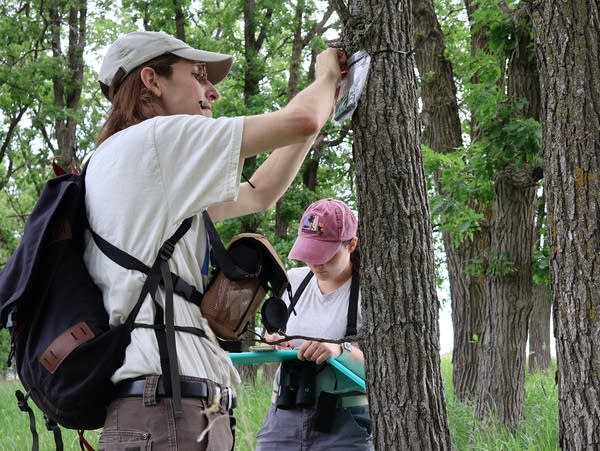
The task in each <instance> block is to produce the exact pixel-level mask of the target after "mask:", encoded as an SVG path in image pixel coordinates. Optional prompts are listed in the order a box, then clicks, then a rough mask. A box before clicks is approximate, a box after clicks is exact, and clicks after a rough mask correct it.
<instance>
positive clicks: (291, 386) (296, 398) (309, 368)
mask: <svg viewBox="0 0 600 451" xmlns="http://www.w3.org/2000/svg"><path fill="white" fill-rule="evenodd" d="M316 380H317V365H316V364H315V363H314V362H303V361H299V360H286V361H284V362H282V363H281V368H280V370H279V392H278V393H277V400H276V401H275V405H276V406H277V408H278V409H293V408H295V407H313V406H314V405H315V385H316Z"/></svg>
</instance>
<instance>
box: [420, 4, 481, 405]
mask: <svg viewBox="0 0 600 451" xmlns="http://www.w3.org/2000/svg"><path fill="white" fill-rule="evenodd" d="M412 7H413V18H414V36H415V47H416V51H415V59H416V62H417V67H418V69H419V74H420V91H421V100H422V104H423V107H422V113H421V121H422V123H423V142H424V143H425V144H427V145H428V146H429V147H430V148H431V149H433V150H434V151H436V152H440V153H446V152H452V151H453V150H455V149H456V148H459V147H461V146H462V144H463V143H462V135H461V133H462V131H461V125H460V118H459V115H458V102H457V98H456V85H455V83H454V75H453V70H452V63H451V62H450V61H449V60H448V59H447V58H446V57H445V55H444V52H445V49H446V45H445V42H444V35H443V32H442V30H441V27H440V24H439V22H438V20H437V16H436V13H435V9H434V6H433V2H432V1H431V0H413V4H412ZM434 178H435V184H436V186H435V188H436V190H437V192H438V193H439V194H440V195H443V194H444V191H445V189H444V187H443V186H442V185H441V182H440V174H435V175H434ZM442 238H443V242H444V250H445V254H446V266H447V271H448V280H449V283H450V298H451V306H452V319H453V321H452V326H453V348H452V383H453V388H454V394H455V396H456V397H457V398H458V399H460V400H461V401H465V400H467V399H469V398H471V397H472V395H473V394H474V392H475V387H476V381H477V362H478V360H477V359H478V342H477V340H474V339H473V337H474V336H479V335H481V313H480V309H479V308H478V306H479V305H480V304H481V303H480V302H478V300H479V299H481V296H482V290H477V287H478V286H479V284H478V280H479V278H478V277H477V276H475V275H470V274H467V272H466V271H465V268H466V267H467V264H468V262H469V260H470V259H471V258H473V252H474V250H477V249H476V246H475V245H476V244H477V243H478V241H471V240H465V241H464V242H463V243H461V244H460V246H459V247H457V246H456V245H455V244H454V239H453V237H452V235H451V234H450V233H447V232H442ZM472 292H474V294H475V296H473V297H472V296H471V293H472ZM472 299H473V300H474V301H475V302H474V303H472V302H471V300H472Z"/></svg>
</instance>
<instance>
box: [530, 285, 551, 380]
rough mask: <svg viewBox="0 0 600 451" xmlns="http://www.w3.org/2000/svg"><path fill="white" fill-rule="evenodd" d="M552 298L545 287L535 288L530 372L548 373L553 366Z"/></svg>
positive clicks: (536, 286) (531, 324)
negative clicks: (551, 348) (551, 350)
mask: <svg viewBox="0 0 600 451" xmlns="http://www.w3.org/2000/svg"><path fill="white" fill-rule="evenodd" d="M551 315H552V298H551V294H550V291H549V290H548V287H547V286H545V285H534V286H533V310H532V311H531V318H530V319H529V356H528V358H529V371H530V372H531V373H534V372H536V371H547V370H548V369H549V368H550V364H551V355H550V318H551Z"/></svg>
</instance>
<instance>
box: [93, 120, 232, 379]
mask: <svg viewBox="0 0 600 451" xmlns="http://www.w3.org/2000/svg"><path fill="white" fill-rule="evenodd" d="M242 131H243V118H241V117H239V118H220V119H209V118H206V117H203V116H190V115H176V116H161V117H155V118H152V119H149V120H146V121H144V122H142V123H140V124H137V125H134V126H132V127H129V128H127V129H125V130H123V131H121V132H119V133H117V134H115V135H113V136H111V137H110V138H109V139H108V140H106V141H105V142H103V143H102V144H101V145H100V146H99V147H98V149H97V150H96V151H95V152H94V155H93V156H92V158H91V160H90V163H89V165H88V169H87V173H86V179H85V182H86V207H87V214H88V219H89V222H90V226H91V228H92V229H93V230H94V231H95V232H96V233H98V234H99V235H100V236H102V237H103V238H104V239H106V240H107V241H109V242H110V243H112V244H113V245H115V246H117V247H118V248H120V249H121V250H123V251H125V252H127V253H129V254H131V255H133V256H134V257H136V258H137V259H138V260H141V261H142V262H144V263H145V264H146V265H148V266H151V265H152V263H153V262H154V259H155V258H156V255H157V253H158V250H159V248H160V246H161V245H162V243H163V242H164V241H165V240H166V239H167V238H169V237H170V236H171V235H172V234H173V233H174V232H175V230H176V229H177V227H178V226H179V225H180V224H181V222H182V221H183V220H184V219H185V218H188V217H190V216H195V218H194V220H193V222H192V226H191V228H190V230H188V232H187V233H186V234H185V235H184V236H183V238H181V240H180V241H179V242H178V243H177V245H176V246H175V251H174V252H173V256H172V257H171V259H170V261H169V265H170V268H171V271H172V272H173V273H176V274H178V275H179V276H181V277H183V279H185V280H186V281H187V282H188V283H190V284H193V285H194V286H196V288H198V290H200V291H203V285H204V281H205V279H206V274H204V276H203V275H202V274H201V268H202V267H203V266H205V259H206V253H207V238H206V232H205V229H204V223H203V221H202V217H201V212H202V211H203V210H205V209H206V208H207V207H209V206H211V205H213V204H217V203H221V202H225V201H231V200H234V199H235V198H236V196H237V193H238V189H239V180H238V164H239V156H240V146H241V139H242ZM84 259H85V263H86V265H87V267H88V270H89V271H90V274H91V275H92V277H93V279H94V281H95V282H96V284H97V285H98V286H99V287H100V288H101V290H102V293H103V297H104V305H105V308H106V310H107V311H108V313H109V317H110V323H111V324H112V325H117V324H121V323H123V322H125V320H126V319H127V316H128V314H129V312H130V311H131V309H132V308H133V306H134V305H135V303H136V301H137V299H138V296H139V294H140V291H141V289H142V285H143V283H144V280H145V275H143V274H141V273H140V272H138V271H132V270H127V269H124V268H122V267H120V266H119V265H117V264H116V263H114V262H113V261H112V260H110V259H109V258H108V257H106V256H105V255H104V254H103V253H102V251H100V250H99V249H98V247H97V246H96V244H95V243H94V241H93V240H92V239H90V236H89V235H88V237H87V240H86V251H85V255H84ZM157 299H158V300H159V302H160V303H161V304H162V305H163V307H164V293H163V291H162V290H161V289H159V293H158V296H157ZM174 310H175V312H174V314H175V324H176V325H177V326H191V327H197V328H202V329H204V330H205V331H206V332H207V333H208V334H209V335H210V336H211V337H214V336H213V335H212V332H211V331H210V330H209V328H208V325H207V323H206V321H205V320H204V318H203V317H202V315H201V314H200V309H199V307H198V306H196V305H194V304H191V303H189V302H187V301H185V300H184V299H182V298H180V297H179V296H177V295H174ZM153 321H154V305H153V302H152V299H151V298H150V296H148V297H147V298H146V300H145V301H144V303H143V306H142V308H141V310H140V312H139V314H138V317H137V318H136V322H137V323H145V324H152V323H153ZM176 346H177V355H178V363H179V371H180V374H181V375H186V376H196V377H205V378H209V379H212V380H214V381H216V382H219V383H222V384H228V385H231V384H237V383H239V375H238V373H237V371H236V370H235V368H234V367H233V365H232V363H231V360H230V359H229V357H228V355H227V353H225V352H224V351H223V350H222V349H221V348H220V347H219V346H218V344H217V343H216V341H215V340H213V341H210V340H207V339H205V338H199V337H197V336H194V335H192V334H189V333H183V332H176ZM161 372H162V371H161V366H160V358H159V353H158V344H157V341H156V337H155V332H154V330H153V329H146V328H136V329H134V331H133V333H132V335H131V344H130V345H129V346H128V347H127V351H126V356H125V361H124V363H123V366H122V367H121V368H119V369H118V370H117V371H116V372H115V374H114V375H113V377H112V381H113V382H114V383H116V382H118V381H121V380H123V379H127V378H133V377H139V376H144V375H148V374H161Z"/></svg>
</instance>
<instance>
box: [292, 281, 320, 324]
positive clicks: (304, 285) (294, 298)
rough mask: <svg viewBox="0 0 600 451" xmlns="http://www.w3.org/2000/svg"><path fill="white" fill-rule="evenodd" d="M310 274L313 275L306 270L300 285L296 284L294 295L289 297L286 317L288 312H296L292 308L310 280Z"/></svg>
mask: <svg viewBox="0 0 600 451" xmlns="http://www.w3.org/2000/svg"><path fill="white" fill-rule="evenodd" d="M312 276H314V274H313V272H312V271H308V274H306V276H305V277H304V279H303V280H302V282H300V285H298V288H296V292H295V293H294V296H293V297H292V298H291V299H290V305H289V307H288V318H289V316H290V313H292V312H294V313H296V312H295V310H294V307H295V306H296V304H297V303H298V301H299V300H300V296H301V295H302V293H303V292H304V290H305V288H306V286H307V285H308V282H310V279H311V278H312Z"/></svg>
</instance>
